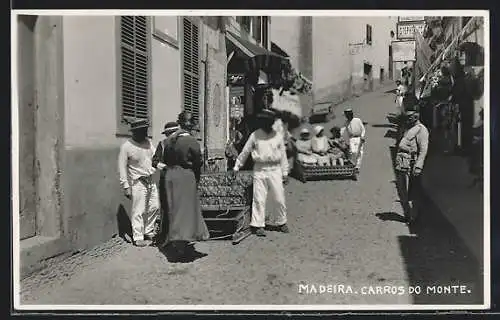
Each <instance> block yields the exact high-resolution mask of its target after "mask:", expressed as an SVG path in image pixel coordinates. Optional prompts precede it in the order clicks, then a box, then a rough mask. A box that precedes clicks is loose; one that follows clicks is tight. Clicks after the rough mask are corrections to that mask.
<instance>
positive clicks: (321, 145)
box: [311, 126, 328, 156]
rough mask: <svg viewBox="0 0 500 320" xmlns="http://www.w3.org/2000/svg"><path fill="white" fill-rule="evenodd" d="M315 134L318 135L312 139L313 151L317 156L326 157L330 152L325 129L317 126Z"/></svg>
mask: <svg viewBox="0 0 500 320" xmlns="http://www.w3.org/2000/svg"><path fill="white" fill-rule="evenodd" d="M314 133H315V134H316V135H315V136H314V137H313V138H312V139H311V147H312V151H313V152H314V153H315V154H318V155H320V156H324V155H326V153H327V152H328V138H327V136H325V128H323V127H322V126H316V127H314Z"/></svg>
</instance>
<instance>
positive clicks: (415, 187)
mask: <svg viewBox="0 0 500 320" xmlns="http://www.w3.org/2000/svg"><path fill="white" fill-rule="evenodd" d="M405 116H406V119H407V130H406V131H405V132H404V134H403V138H402V139H401V141H400V142H399V145H398V152H397V155H396V172H397V182H398V187H399V189H400V191H402V192H401V194H402V199H401V201H402V203H403V207H404V212H405V218H406V222H407V223H408V224H411V223H413V222H414V221H415V219H416V218H417V213H418V208H417V206H416V203H415V200H416V199H417V198H418V197H419V196H421V189H422V183H421V174H422V170H423V168H424V162H425V158H426V157H427V149H428V146H429V131H428V130H427V128H426V127H425V126H424V125H423V124H422V123H421V122H420V120H419V117H420V115H419V114H418V113H417V112H416V111H407V112H406V113H405ZM405 159H406V160H405Z"/></svg>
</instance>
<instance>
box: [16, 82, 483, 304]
mask: <svg viewBox="0 0 500 320" xmlns="http://www.w3.org/2000/svg"><path fill="white" fill-rule="evenodd" d="M393 99H394V98H393V95H392V94H389V93H385V92H384V91H381V92H376V93H371V94H367V95H365V96H362V97H360V98H357V99H355V100H351V101H349V102H347V103H344V104H342V105H339V106H338V107H337V108H336V112H335V113H336V118H335V119H333V120H332V121H330V123H328V124H327V125H326V126H327V129H329V128H330V127H331V126H332V124H334V123H337V124H341V123H342V121H343V117H342V111H343V108H344V107H345V106H347V105H348V106H350V107H352V108H353V110H354V112H355V113H356V114H358V115H360V116H361V117H362V119H363V120H364V121H365V122H366V123H367V124H366V128H367V144H366V147H365V155H364V161H363V165H362V169H361V174H360V177H359V180H358V181H350V180H342V181H315V182H308V183H305V184H304V183H301V182H299V181H296V180H291V181H290V184H289V185H288V186H287V187H286V189H287V205H288V218H289V226H290V229H291V233H290V234H281V233H276V232H269V233H268V234H267V237H265V238H257V237H255V236H251V237H249V238H247V239H246V240H244V241H243V242H242V243H240V244H239V245H236V246H233V245H232V244H231V242H230V241H210V242H205V243H199V244H196V249H197V251H199V252H201V253H203V254H206V256H204V257H200V258H199V259H197V260H196V261H194V262H192V263H186V264H181V263H170V262H168V260H167V258H166V257H165V254H163V253H162V252H160V251H159V250H158V249H157V248H154V247H149V248H136V247H133V246H131V245H128V244H126V243H123V241H121V240H120V239H118V238H116V239H113V240H112V241H111V242H113V243H115V249H114V250H112V252H110V253H108V251H106V250H107V249H103V250H102V251H101V253H100V254H94V255H93V256H91V257H86V256H85V255H83V256H81V257H78V258H75V257H73V258H70V259H69V260H68V261H67V262H66V264H63V265H61V266H58V270H52V271H50V272H49V274H44V273H42V272H39V273H37V274H35V275H33V276H32V277H30V278H28V279H26V281H24V283H23V288H22V302H23V303H26V304H413V303H421V304H455V303H468V304H471V303H480V302H481V292H480V291H481V290H482V287H481V286H480V285H479V283H478V281H480V279H481V277H480V274H481V271H480V270H481V269H480V264H479V263H478V262H477V260H476V259H475V258H474V257H473V255H472V254H470V252H469V251H468V249H467V248H466V246H465V245H464V244H463V241H462V240H461V239H460V237H459V236H458V234H457V232H456V231H455V230H454V228H453V227H452V226H451V225H450V224H449V222H448V221H447V220H446V219H445V218H444V217H443V215H442V214H440V212H439V209H438V208H436V207H435V206H433V205H432V204H431V203H429V204H428V206H427V208H426V210H425V214H424V215H423V218H424V220H425V222H424V226H422V227H420V228H417V229H415V230H409V229H408V227H407V226H406V225H405V224H403V223H402V222H401V221H398V220H400V218H401V217H402V209H401V205H400V203H399V202H398V200H399V198H398V193H397V191H396V187H395V184H394V172H393V167H392V160H391V152H390V147H391V146H392V145H393V144H394V140H393V139H392V138H391V135H390V131H391V125H390V123H389V121H388V119H387V114H388V113H389V112H391V111H393V109H395V108H394V103H393ZM388 132H389V133H388ZM116 246H118V247H119V248H120V249H121V250H116ZM200 256H201V255H200ZM68 265H72V266H68ZM456 284H458V285H466V286H467V290H470V293H465V294H456V295H453V294H440V295H439V294H427V292H426V291H427V290H426V286H427V285H433V286H434V285H436V286H440V285H441V286H448V285H456ZM306 285H309V286H308V288H309V291H312V292H305V291H306V290H305V288H306ZM320 285H337V287H335V288H334V287H331V288H329V291H328V292H326V293H323V294H320V293H319V292H318V293H315V292H314V288H316V289H318V291H319V290H320V287H319V286H320ZM341 285H343V286H344V287H343V290H342V288H341V287H340V286H341ZM314 286H316V287H314ZM349 286H351V288H352V292H349V291H348V290H349ZM369 286H373V291H371V290H369V289H368V287H369ZM377 286H381V287H384V286H391V287H392V286H394V287H397V286H403V289H404V293H402V294H398V293H397V288H394V289H393V290H395V291H393V292H392V293H388V292H385V293H384V292H383V290H384V288H382V289H379V290H377V289H376V288H375V287H377ZM409 286H421V289H422V293H421V294H420V295H418V294H415V293H414V294H409V293H408V288H409ZM335 289H336V290H335ZM388 289H389V290H390V289H391V288H385V290H388ZM380 290H382V291H380ZM437 290H439V289H437ZM300 291H302V292H300ZM377 291H378V292H377Z"/></svg>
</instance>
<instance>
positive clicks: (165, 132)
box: [161, 128, 180, 134]
mask: <svg viewBox="0 0 500 320" xmlns="http://www.w3.org/2000/svg"><path fill="white" fill-rule="evenodd" d="M179 129H180V128H172V129H167V130H163V131H162V132H161V133H162V134H167V133H172V132H175V131H177V130H179Z"/></svg>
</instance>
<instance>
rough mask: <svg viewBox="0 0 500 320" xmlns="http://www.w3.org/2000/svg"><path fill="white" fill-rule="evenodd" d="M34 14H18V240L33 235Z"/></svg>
mask: <svg viewBox="0 0 500 320" xmlns="http://www.w3.org/2000/svg"><path fill="white" fill-rule="evenodd" d="M36 21H37V17H36V16H18V18H17V28H18V29H17V30H18V44H17V45H18V65H17V68H18V92H19V93H18V94H19V140H18V141H19V225H20V237H21V240H23V239H27V238H31V237H34V236H35V235H36V230H37V216H36V210H37V208H36V201H35V199H36V180H35V164H36V161H35V160H36V159H35V154H36V144H35V141H36V126H35V121H36V114H35V108H36V102H35V87H36V80H35V70H36V68H35V25H36Z"/></svg>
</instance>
